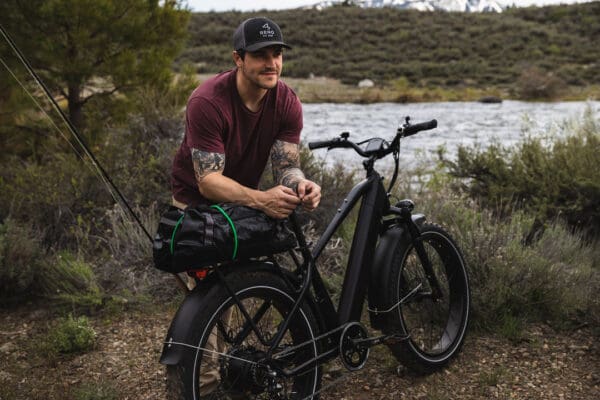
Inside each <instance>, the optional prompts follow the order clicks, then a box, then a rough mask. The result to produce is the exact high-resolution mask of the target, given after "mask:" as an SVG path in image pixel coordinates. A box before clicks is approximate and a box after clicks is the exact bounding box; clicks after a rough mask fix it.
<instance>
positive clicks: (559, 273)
mask: <svg viewBox="0 0 600 400" xmlns="http://www.w3.org/2000/svg"><path fill="white" fill-rule="evenodd" d="M434 181H435V179H433V180H432V181H431V182H434ZM419 197H420V198H419V199H418V201H417V205H418V207H419V209H420V211H425V213H426V215H427V217H428V219H429V220H431V221H434V222H437V223H440V224H442V225H443V226H444V227H445V228H446V229H447V230H448V231H449V232H450V233H451V235H452V236H453V237H454V238H455V239H456V240H457V241H458V244H459V246H460V248H461V249H462V251H463V254H464V256H465V258H466V261H467V265H468V269H469V277H470V283H471V295H472V300H473V302H472V311H473V322H474V325H475V326H477V327H480V328H483V329H491V330H496V329H499V331H500V332H501V333H502V334H503V335H505V336H507V337H509V338H511V339H514V340H517V339H518V337H519V331H520V328H519V327H520V326H522V322H524V321H550V322H551V323H552V324H553V325H555V326H557V327H564V326H567V325H568V324H569V323H570V322H572V321H580V320H585V321H588V322H593V323H597V321H598V319H599V318H600V307H599V306H598V302H597V300H596V296H595V295H594V293H596V292H597V291H598V290H600V273H599V271H598V267H599V266H600V250H598V249H597V246H595V244H594V243H589V242H588V241H586V240H585V239H584V237H583V236H582V235H581V234H574V233H572V232H571V231H570V230H569V229H568V228H567V227H566V226H565V224H564V223H562V222H561V221H557V220H554V221H550V222H549V223H548V224H547V228H546V229H545V230H544V231H543V232H540V233H539V235H538V237H537V239H536V240H535V241H533V242H531V243H527V241H526V240H525V239H526V238H527V236H528V235H529V233H530V231H531V227H532V225H533V224H534V218H533V216H531V215H527V214H526V213H525V212H523V211H518V210H513V212H512V213H511V214H510V216H509V217H507V218H504V217H501V216H499V215H498V213H494V212H492V211H491V210H489V209H487V208H484V207H481V206H480V205H479V204H478V203H476V202H474V201H473V200H471V199H469V198H467V197H464V196H460V195H456V194H452V193H451V192H449V191H448V190H440V189H439V188H438V190H426V191H423V192H421V193H419Z"/></svg>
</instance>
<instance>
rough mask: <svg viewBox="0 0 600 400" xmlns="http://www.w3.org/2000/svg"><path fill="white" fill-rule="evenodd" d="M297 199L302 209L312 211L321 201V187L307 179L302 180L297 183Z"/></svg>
mask: <svg viewBox="0 0 600 400" xmlns="http://www.w3.org/2000/svg"><path fill="white" fill-rule="evenodd" d="M298 197H299V198H300V201H301V202H302V206H303V207H304V209H306V210H307V211H312V210H314V209H315V208H317V206H318V205H319V202H320V201H321V186H319V185H317V184H316V183H314V182H312V181H309V180H308V179H302V180H301V181H300V182H298Z"/></svg>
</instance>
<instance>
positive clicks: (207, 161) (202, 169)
mask: <svg viewBox="0 0 600 400" xmlns="http://www.w3.org/2000/svg"><path fill="white" fill-rule="evenodd" d="M192 163H193V164H194V174H195V175H196V180H197V181H198V182H200V181H202V179H204V177H205V176H206V175H208V174H210V173H212V172H222V171H223V168H225V154H220V153H211V152H208V151H202V150H198V149H194V148H192Z"/></svg>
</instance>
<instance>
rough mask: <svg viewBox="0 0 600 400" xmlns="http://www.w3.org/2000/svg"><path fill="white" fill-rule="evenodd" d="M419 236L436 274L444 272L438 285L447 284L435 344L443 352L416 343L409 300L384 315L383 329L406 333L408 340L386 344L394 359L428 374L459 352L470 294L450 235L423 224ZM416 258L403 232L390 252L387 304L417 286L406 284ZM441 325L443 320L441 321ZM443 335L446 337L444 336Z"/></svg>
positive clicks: (440, 229) (418, 372) (415, 332)
mask: <svg viewBox="0 0 600 400" xmlns="http://www.w3.org/2000/svg"><path fill="white" fill-rule="evenodd" d="M421 239H422V240H423V243H424V246H425V247H426V250H427V252H428V254H429V258H433V260H431V261H432V264H434V271H435V272H436V276H438V275H443V276H442V277H440V276H438V280H439V281H440V283H441V286H444V285H445V284H446V289H447V290H446V291H445V292H444V295H445V297H444V298H443V299H442V301H444V300H447V301H448V302H449V305H448V309H449V310H448V311H447V315H448V318H447V320H446V322H445V325H444V326H443V330H442V331H441V332H442V333H441V338H440V339H439V341H438V342H437V344H436V346H437V345H439V344H441V346H440V347H442V346H445V347H446V348H445V349H443V351H442V350H440V351H439V352H437V351H438V350H437V349H436V351H435V352H432V351H428V350H427V349H424V348H422V347H423V346H422V344H421V345H420V344H419V343H418V341H419V339H417V338H416V336H418V329H416V327H414V326H412V325H411V322H410V321H408V320H407V319H408V314H409V307H410V306H411V303H410V302H407V303H406V304H402V305H400V306H398V307H397V308H396V309H394V310H393V312H390V313H388V314H387V316H386V319H385V322H384V328H383V331H384V332H385V333H388V334H398V333H400V334H401V335H409V338H408V339H407V340H404V341H400V342H397V343H395V344H390V345H388V347H389V348H390V350H391V351H392V353H393V354H394V356H395V357H396V359H397V360H398V361H400V362H401V363H402V364H403V365H405V366H406V367H407V368H408V369H409V370H410V372H412V373H416V374H429V373H432V372H435V371H436V370H439V369H440V368H442V367H444V366H445V365H446V364H447V363H448V362H450V361H451V360H452V359H453V358H454V357H455V356H456V354H457V353H458V352H459V351H460V348H461V347H462V345H463V343H464V339H465V335H466V331H467V326H468V322H469V314H470V301H471V297H470V290H469V278H468V274H467V268H466V263H465V260H464V257H463V256H462V254H461V251H460V249H459V248H458V246H457V245H456V243H455V242H454V240H453V239H452V237H451V236H450V235H449V234H448V233H447V232H446V231H445V230H444V229H442V228H441V227H440V226H439V225H436V224H431V223H426V224H423V226H422V227H421ZM436 255H437V256H439V258H437V257H436ZM436 258H437V262H438V265H442V266H443V268H437V269H436V268H435V264H436ZM416 260H418V257H417V256H416V251H415V249H414V247H413V244H412V243H411V241H410V239H409V238H408V234H404V235H403V236H402V239H401V241H400V243H399V244H398V245H397V246H396V247H395V253H394V255H393V261H392V263H393V265H392V268H391V270H390V277H389V278H390V279H389V282H390V285H389V286H388V288H387V289H386V298H387V301H386V302H387V304H388V305H394V304H397V303H398V302H399V301H400V299H402V298H403V297H404V296H405V295H406V293H408V292H410V291H411V289H414V288H415V287H416V286H417V285H416V284H415V283H407V281H409V280H411V279H410V278H406V276H407V275H409V274H410V273H411V272H410V271H409V268H414V267H415V265H419V266H420V265H421V263H420V261H419V262H418V264H417V261H416ZM421 270H422V267H421ZM403 274H404V275H403ZM450 275H451V276H450ZM439 278H443V279H439ZM419 279H420V280H421V281H423V282H427V281H426V278H425V277H424V276H423V277H422V278H421V277H419ZM412 280H414V279H412ZM424 286H428V283H424ZM430 300H431V299H430ZM426 301H427V299H425V300H423V303H425V302H426ZM416 303H417V302H416V301H415V304H416ZM431 304H432V307H433V305H435V304H436V303H435V302H433V301H431ZM438 304H439V303H438ZM432 313H433V312H432ZM441 314H443V312H442V313H441ZM431 319H433V317H431ZM442 320H443V317H442ZM442 324H444V323H443V322H442ZM445 334H447V335H448V337H445V336H444V335H445ZM432 336H435V335H432ZM444 338H445V341H446V342H449V344H447V346H446V345H445V344H444V343H445V341H444ZM433 347H435V346H433Z"/></svg>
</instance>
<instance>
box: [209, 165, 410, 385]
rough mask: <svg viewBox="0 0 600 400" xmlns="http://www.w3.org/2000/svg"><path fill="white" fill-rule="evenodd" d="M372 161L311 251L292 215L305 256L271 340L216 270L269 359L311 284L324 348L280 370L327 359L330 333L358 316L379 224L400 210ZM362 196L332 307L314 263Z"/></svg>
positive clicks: (332, 341)
mask: <svg viewBox="0 0 600 400" xmlns="http://www.w3.org/2000/svg"><path fill="white" fill-rule="evenodd" d="M373 161H374V160H370V161H367V162H365V167H366V169H367V177H366V179H364V180H363V181H361V182H360V183H358V184H357V185H356V186H355V187H354V188H353V189H352V190H351V191H350V193H349V194H348V196H347V197H346V198H345V199H344V200H343V203H342V205H341V206H340V208H339V209H338V210H337V213H336V215H335V216H334V218H333V219H332V221H331V222H330V223H329V225H328V226H327V228H326V229H325V232H324V233H323V234H322V235H321V237H320V238H319V240H318V241H317V243H316V245H315V246H314V248H313V249H312V251H311V250H310V249H309V248H308V245H307V244H306V242H305V239H304V235H303V233H302V230H301V228H300V226H299V224H298V222H297V220H296V218H295V216H292V217H291V218H290V222H291V226H292V229H293V230H294V231H295V234H296V236H297V238H298V241H299V244H300V251H301V253H302V255H303V258H304V260H303V263H302V265H298V266H299V269H298V271H300V275H301V278H303V279H302V285H301V287H300V289H299V290H298V291H299V295H298V297H297V299H296V301H295V303H294V306H293V308H292V311H291V312H290V313H289V314H288V316H287V317H286V319H285V320H284V321H283V322H282V323H281V325H280V327H279V329H278V332H277V334H276V335H275V336H274V337H273V339H272V340H269V341H268V340H265V339H264V338H263V337H262V335H261V334H260V332H259V331H258V329H256V327H255V322H254V321H253V319H252V317H250V315H248V314H247V312H246V310H245V309H244V307H243V305H242V304H241V302H240V301H239V299H238V298H237V296H236V295H235V293H233V291H232V290H231V289H229V288H228V287H227V284H226V282H225V279H224V277H223V275H222V274H221V273H219V274H218V275H219V280H220V281H221V282H222V283H223V284H224V285H225V287H226V288H227V290H228V292H229V294H230V295H231V296H232V298H233V300H234V302H235V303H236V304H237V306H238V307H239V308H240V309H241V311H242V313H243V314H244V315H245V318H246V323H245V326H244V328H243V330H244V331H248V330H252V331H254V332H255V333H256V335H257V337H258V339H259V341H261V342H262V343H263V344H264V345H266V346H268V347H269V350H268V351H267V357H270V356H272V355H273V352H274V351H275V349H276V348H277V346H279V344H280V342H281V340H282V338H283V336H284V334H285V331H286V330H287V328H288V326H289V323H290V321H291V319H292V317H293V315H294V313H295V312H296V311H297V310H298V308H299V307H300V305H301V304H302V302H303V301H305V300H306V296H307V295H308V293H309V290H308V289H309V287H310V286H311V285H312V288H313V291H314V299H313V300H314V303H315V304H316V305H317V307H316V308H317V309H316V310H315V311H316V312H317V313H318V314H319V315H318V317H319V319H320V320H321V321H324V322H325V324H326V326H325V329H326V330H327V333H326V334H324V335H322V336H323V337H327V338H328V346H327V347H328V349H327V350H326V351H324V352H323V353H322V354H320V355H319V356H318V357H317V358H316V359H315V360H310V361H311V362H310V363H307V364H306V365H301V366H298V367H296V368H295V369H294V370H293V371H287V372H285V371H281V372H282V373H284V374H285V375H290V376H291V375H295V374H299V373H302V372H303V371H304V370H306V369H307V368H311V367H313V366H314V363H319V362H324V361H325V360H326V359H331V358H333V357H335V356H337V346H336V343H337V338H335V337H331V334H334V333H335V332H336V331H339V329H340V327H343V326H344V325H345V324H347V323H349V322H352V321H359V320H360V316H361V312H362V309H363V305H364V302H365V299H366V292H367V288H368V285H369V271H370V267H371V264H372V262H373V257H374V253H375V248H376V245H377V239H378V237H379V234H380V233H381V231H382V227H383V217H384V216H385V215H389V214H390V213H394V214H398V213H399V210H392V209H393V208H391V207H390V204H389V201H388V195H387V193H386V190H385V188H384V186H383V183H382V177H381V176H380V175H379V174H378V173H377V172H376V171H375V170H374V169H373ZM361 199H362V202H361V205H360V210H359V214H358V220H357V223H356V227H355V231H354V236H353V241H352V246H351V248H350V254H349V257H348V263H347V269H346V274H345V278H344V283H343V285H342V293H341V296H340V300H339V304H338V307H337V310H336V309H335V307H334V305H333V302H332V300H331V297H330V295H329V293H328V292H327V290H326V288H325V285H324V283H323V280H322V278H321V276H320V274H319V272H318V269H317V267H316V261H317V259H318V258H319V256H320V255H321V253H322V251H323V250H324V249H325V246H326V244H327V243H328V242H329V240H330V239H331V237H332V236H333V234H334V233H335V232H336V231H337V229H338V228H339V226H340V225H341V224H342V222H343V221H344V220H345V218H346V217H347V216H348V214H349V213H350V212H351V211H352V209H353V208H354V207H355V206H356V204H357V203H358V202H359V200H361ZM298 264H300V263H298ZM311 295H312V294H311Z"/></svg>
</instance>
